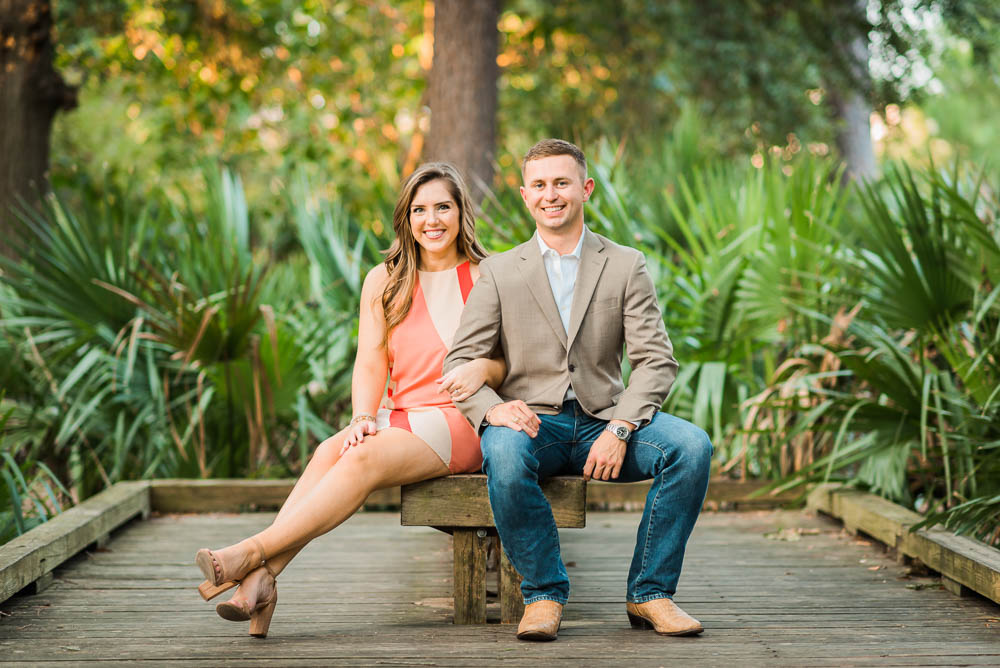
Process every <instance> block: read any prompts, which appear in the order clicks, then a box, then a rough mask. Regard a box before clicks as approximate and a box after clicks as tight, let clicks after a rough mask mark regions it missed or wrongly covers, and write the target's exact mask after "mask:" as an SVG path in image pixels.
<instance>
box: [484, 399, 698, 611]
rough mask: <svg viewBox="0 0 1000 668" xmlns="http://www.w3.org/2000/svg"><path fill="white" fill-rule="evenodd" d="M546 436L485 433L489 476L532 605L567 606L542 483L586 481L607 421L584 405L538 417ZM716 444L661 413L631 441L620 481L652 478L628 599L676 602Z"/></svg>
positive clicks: (501, 430) (500, 528)
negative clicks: (686, 550) (590, 456)
mask: <svg viewBox="0 0 1000 668" xmlns="http://www.w3.org/2000/svg"><path fill="white" fill-rule="evenodd" d="M538 417H539V419H540V420H541V427H540V428H539V430H538V436H536V437H535V438H531V437H530V436H528V435H527V434H526V433H524V432H522V431H515V430H513V429H509V428H507V427H493V426H490V427H487V428H486V430H485V432H483V437H482V442H481V445H482V449H483V471H485V473H486V475H487V480H488V487H489V493H490V504H491V505H492V506H493V518H494V519H495V520H496V526H497V532H498V533H499V534H500V540H501V542H502V543H503V546H504V551H505V552H506V553H507V557H508V558H509V559H510V561H511V564H513V566H514V568H516V569H517V572H518V573H520V574H521V577H522V578H523V580H522V582H521V593H522V594H523V596H524V602H525V604H528V603H534V602H535V601H541V600H550V601H558V602H559V603H563V604H565V603H566V601H567V599H568V598H569V576H567V575H566V568H565V567H564V566H563V562H562V557H561V556H560V554H559V533H558V531H557V530H556V522H555V519H554V518H553V517H552V508H551V506H550V505H549V502H548V499H546V498H545V495H544V494H542V491H541V488H540V487H539V485H538V482H539V480H544V479H545V478H548V477H549V476H554V475H580V474H581V473H582V472H583V465H584V464H585V463H586V461H587V455H588V454H589V453H590V446H591V445H592V444H593V443H594V441H595V440H597V437H598V436H600V434H601V432H602V431H603V430H604V427H605V426H606V425H607V422H606V421H604V420H598V419H597V418H593V417H591V416H589V415H587V414H586V413H585V412H584V411H583V409H582V408H580V405H579V404H578V403H577V402H576V401H567V402H566V403H565V404H563V407H562V412H560V413H559V414H558V415H539V416H538ZM711 456H712V443H711V441H709V438H708V435H707V434H706V433H705V432H704V431H703V430H702V429H700V428H698V427H696V426H695V425H693V424H691V423H690V422H687V421H686V420H682V419H680V418H677V417H674V416H672V415H669V414H667V413H659V412H658V413H657V414H656V416H655V417H654V418H653V420H651V421H650V422H648V423H647V424H646V425H644V426H643V427H641V428H639V429H637V430H636V431H635V432H634V433H633V434H632V438H631V439H630V440H629V443H628V447H627V449H626V454H625V461H624V463H623V464H622V468H621V473H620V475H619V476H618V478H617V479H616V480H615V481H614V482H636V481H638V480H649V479H650V478H652V479H653V485H652V487H651V488H650V490H649V494H648V495H647V496H646V508H645V510H643V513H642V520H641V521H640V522H639V532H638V537H637V540H636V544H635V553H634V554H633V556H632V566H631V568H630V569H629V573H628V587H627V590H626V600H628V601H631V602H633V603H644V602H646V601H651V600H653V599H657V598H672V597H673V595H674V592H675V591H676V589H677V580H678V579H679V578H680V574H681V565H682V563H683V562H684V547H685V546H686V544H687V540H688V536H690V535H691V530H692V529H693V528H694V523H695V520H697V519H698V513H699V512H700V510H701V505H702V503H703V501H704V500H705V491H706V490H707V489H708V475H709V461H710V459H711Z"/></svg>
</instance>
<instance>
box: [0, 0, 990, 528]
mask: <svg viewBox="0 0 1000 668" xmlns="http://www.w3.org/2000/svg"><path fill="white" fill-rule="evenodd" d="M890 4H891V3H890ZM716 5H718V6H716ZM766 5H767V3H750V10H751V11H749V13H748V14H746V15H745V16H744V17H743V19H742V21H743V23H740V22H737V21H720V22H719V23H718V24H717V25H718V26H725V27H726V28H725V30H723V28H721V27H719V28H718V29H715V30H714V31H700V32H699V31H690V30H688V31H685V30H683V29H681V28H679V27H678V26H683V25H692V24H693V23H696V22H697V21H699V20H702V19H703V18H704V16H706V15H707V14H708V13H710V12H712V11H716V10H717V11H722V12H729V11H732V9H731V8H732V7H733V4H732V3H721V4H720V3H707V4H706V5H704V6H700V7H701V8H700V9H698V8H692V7H694V6H693V5H688V4H686V3H674V4H668V5H667V9H663V8H661V7H660V6H659V4H658V3H639V2H622V3H596V2H595V3H574V5H573V9H572V10H571V9H570V6H569V4H568V3H554V4H552V3H541V2H532V1H529V0H518V1H511V2H508V3H506V4H505V6H504V7H505V9H504V12H503V14H502V16H501V20H500V23H499V29H500V31H501V48H500V54H499V56H498V63H499V64H500V65H501V67H502V75H501V78H500V82H499V86H500V109H499V112H498V123H499V126H500V136H501V137H502V142H501V146H500V147H499V148H498V154H497V172H498V174H497V179H496V182H495V187H494V192H493V193H492V194H491V196H490V197H488V198H487V200H486V202H485V203H484V207H483V212H482V215H481V217H480V221H479V233H480V235H481V237H482V238H483V240H484V242H485V244H486V246H487V247H488V248H490V249H491V250H493V251H501V250H504V249H506V248H509V247H510V246H512V245H513V244H515V243H518V242H520V241H523V240H524V239H526V238H527V237H528V236H529V235H530V233H531V229H532V226H531V223H530V220H529V219H528V217H527V215H526V213H525V212H524V210H523V205H522V204H521V202H520V198H519V196H518V195H517V193H516V190H515V189H514V186H516V185H517V183H518V182H519V178H520V176H519V172H518V156H519V155H520V154H521V153H523V151H524V150H525V149H526V148H527V147H528V146H529V145H530V144H531V143H533V141H534V140H535V139H537V138H538V137H539V136H544V135H558V136H565V137H568V138H570V139H574V140H576V141H579V142H580V143H582V144H583V145H584V147H585V149H586V150H587V153H588V156H589V157H590V159H591V166H590V169H591V175H592V176H593V177H594V178H595V179H596V181H597V184H598V187H597V190H596V196H595V197H594V199H593V200H592V201H591V202H590V203H589V205H588V208H587V212H586V215H587V220H588V224H589V225H591V226H592V227H593V228H594V229H595V230H597V231H599V232H601V233H604V234H607V235H608V236H610V237H612V238H615V239H618V240H621V241H623V242H627V243H630V244H632V245H635V246H636V247H638V248H640V249H641V250H643V251H644V252H645V253H646V255H647V257H648V259H649V266H650V270H651V273H652V275H653V277H654V280H655V281H656V284H657V288H658V292H659V294H660V297H661V303H662V306H663V313H664V319H665V322H666V324H667V329H668V331H669V332H670V333H671V336H672V339H673V340H674V343H675V346H676V352H677V357H678V359H679V360H680V361H681V373H680V376H679V378H678V381H677V383H676V385H675V388H674V390H673V391H672V393H671V395H670V397H669V399H668V402H667V404H666V406H665V408H666V409H667V410H670V411H672V412H674V413H676V414H678V415H681V416H682V417H685V418H688V419H691V420H693V421H694V422H696V423H697V424H699V425H701V426H703V427H704V428H706V429H707V430H708V431H709V433H710V434H711V435H712V437H713V440H714V442H715V444H716V448H717V456H716V462H715V467H716V473H717V475H727V476H733V477H738V478H762V479H767V480H773V481H775V484H776V485H779V486H785V487H798V486H801V485H802V483H804V482H808V481H814V480H844V481H851V482H853V483H855V484H857V485H859V486H862V487H865V488H867V489H871V490H872V491H874V492H876V493H879V494H882V495H884V496H887V497H889V498H891V499H893V500H895V501H897V502H900V503H903V504H905V505H907V506H909V507H912V508H915V509H917V510H918V511H920V512H922V513H925V514H926V515H927V517H928V522H945V523H946V524H947V525H948V526H950V527H952V528H955V529H958V530H960V531H963V532H968V533H972V534H973V535H976V536H978V537H980V538H982V539H984V540H987V541H989V542H992V543H994V544H996V543H998V542H1000V523H998V521H997V517H998V516H1000V434H998V431H1000V429H998V425H1000V419H998V418H1000V416H998V414H997V403H998V401H1000V366H998V365H1000V362H998V357H997V353H998V350H997V346H998V339H1000V333H998V332H1000V330H998V323H1000V300H998V297H1000V245H998V240H1000V234H998V228H997V225H998V223H997V218H998V211H1000V202H998V195H997V186H998V175H997V173H996V170H995V165H996V162H995V160H996V158H997V146H1000V141H998V140H1000V138H998V137H997V132H998V130H997V128H996V124H995V123H992V121H991V119H992V113H993V111H992V110H993V109H994V108H995V107H996V106H997V104H996V103H997V101H998V100H1000V85H998V80H997V77H996V74H995V72H996V71H997V70H996V68H995V67H994V68H991V67H990V64H991V63H992V62H993V60H994V56H993V55H992V53H991V52H989V51H988V50H987V51H986V52H984V51H983V49H982V43H983V36H982V33H981V30H979V29H978V28H977V31H973V30H971V29H969V30H968V31H966V32H963V31H962V30H960V29H957V28H956V27H955V26H956V25H961V24H960V23H955V22H954V21H952V22H951V23H947V22H946V21H945V19H946V18H947V11H949V10H948V7H942V8H939V10H938V12H937V14H934V13H933V12H932V13H931V14H930V15H929V16H931V17H932V18H931V19H928V20H929V21H930V23H929V24H927V25H923V24H922V25H921V26H920V28H919V30H917V31H915V34H916V37H914V36H913V35H911V36H910V42H909V43H910V44H911V45H912V47H913V49H914V51H913V53H912V54H910V56H911V57H910V60H909V61H908V62H909V63H910V64H911V65H912V64H914V63H916V64H917V65H920V67H909V68H906V71H904V72H900V73H896V74H893V75H891V76H886V77H883V78H882V79H880V80H878V81H877V83H878V86H879V91H880V92H878V94H877V96H876V98H877V100H878V101H879V102H878V106H877V109H876V110H875V112H874V114H873V116H872V123H873V137H875V138H876V140H877V142H876V149H877V151H878V154H879V156H880V159H881V162H882V165H881V166H882V176H880V177H879V178H878V179H876V180H873V181H871V182H866V183H862V184H855V183H853V182H850V181H846V180H844V178H843V170H842V167H841V166H840V164H839V160H838V158H837V156H836V155H835V153H836V151H835V149H834V147H833V138H834V136H835V131H836V129H837V128H836V125H835V120H833V119H832V117H831V116H830V114H829V112H828V110H827V104H826V95H827V93H828V91H827V90H826V88H824V86H825V84H826V83H828V82H829V81H830V77H831V76H832V75H830V73H829V72H828V71H826V70H824V69H823V67H824V66H823V61H822V59H821V58H819V57H818V56H817V57H813V56H809V57H805V56H803V55H802V54H803V53H804V52H806V51H808V50H810V49H812V50H816V49H818V48H819V47H817V46H816V44H817V42H816V41H815V40H813V41H810V38H809V37H808V36H809V34H810V33H809V30H813V31H815V29H816V28H815V19H816V16H817V15H816V14H815V12H816V11H819V12H822V11H826V10H829V7H827V6H826V5H825V4H824V3H811V4H810V3H803V5H802V6H803V7H804V9H802V10H801V11H799V12H798V13H794V12H793V13H785V14H782V15H780V16H777V17H776V16H774V15H773V14H770V13H769V10H768V9H767V7H766ZM727 8H729V9H727ZM817 8H818V9H817ZM57 10H58V14H57V36H56V39H57V44H58V46H59V50H58V61H59V62H58V64H59V66H60V68H61V70H62V71H63V73H64V75H65V76H66V77H67V78H68V79H69V80H70V81H71V82H73V83H76V84H79V85H80V86H81V94H80V106H79V108H78V109H77V110H75V111H73V112H71V113H68V114H63V115H61V116H59V117H58V118H57V123H56V126H55V129H54V132H53V147H52V170H51V178H52V182H53V185H54V195H53V197H51V198H50V199H49V201H48V203H47V209H46V210H45V211H44V212H41V213H38V214H25V215H24V216H23V217H22V218H23V219H22V220H21V225H22V226H23V227H24V229H25V233H26V236H25V241H24V246H23V247H22V248H21V253H20V256H21V259H20V260H18V261H4V263H3V267H2V271H3V276H2V279H3V280H2V283H0V333H2V336H0V385H2V387H3V395H2V399H0V457H2V459H0V473H2V476H3V480H4V483H5V487H6V491H7V494H6V497H5V499H4V501H3V502H2V503H0V540H5V539H8V538H10V537H11V536H14V535H17V534H20V533H23V532H24V531H26V530H28V529H30V528H31V527H32V526H34V525H35V524H37V523H38V522H41V521H44V520H45V519H46V518H48V517H50V516H51V515H53V514H54V513H57V512H59V511H60V510H61V509H63V508H65V507H66V506H68V505H71V504H72V503H74V502H78V501H79V500H81V499H83V498H85V497H87V496H89V495H91V494H93V493H95V492H97V491H100V490H101V489H103V488H104V487H106V486H107V485H109V484H112V483H113V482H115V481H118V480H126V479H139V478H154V477H173V476H184V477H228V476H234V477H236V476H250V477H265V476H286V475H296V474H297V473H298V472H300V471H301V470H302V468H303V466H304V464H305V462H306V461H307V460H308V457H309V454H310V452H311V450H312V448H313V447H314V446H315V444H316V443H317V442H318V441H319V440H321V439H322V438H324V437H326V436H327V435H329V434H330V433H332V432H334V431H336V430H337V429H338V427H339V425H342V424H343V423H344V420H345V419H346V418H347V417H348V415H349V409H350V405H349V389H350V388H349V383H350V369H351V365H352V363H353V355H354V350H355V338H356V333H357V304H358V300H359V293H360V281H361V278H362V277H363V275H364V272H365V271H367V269H368V268H370V267H371V266H373V265H374V264H375V263H377V262H378V261H379V259H380V255H379V252H378V251H379V249H381V248H385V247H387V245H388V243H389V239H388V237H387V233H386V229H387V227H388V225H389V221H390V219H391V208H392V205H393V202H394V197H395V194H396V192H397V190H398V187H399V183H400V178H401V176H402V175H404V174H406V173H407V172H408V171H409V170H410V169H412V167H413V165H415V164H416V162H417V161H418V160H419V155H420V146H421V145H422V142H423V136H424V134H425V133H426V132H427V110H426V108H425V107H424V105H425V104H426V100H425V98H424V91H425V82H426V76H427V71H428V68H429V66H430V62H429V58H430V54H429V50H428V34H427V31H428V21H427V15H426V12H427V3H424V2H419V1H416V0H409V1H404V2H392V3H390V2H384V1H381V0H372V1H369V2H329V1H323V0H280V1H278V2H260V1H257V0H240V1H239V2H229V3H221V2H214V1H210V0H201V1H199V2H196V3H186V2H185V3H181V2H172V1H167V0H163V1H160V2H140V1H139V0H96V1H95V2H90V3H59V4H58V5H57ZM934 16H937V17H938V20H936V22H935V20H933V17H934ZM885 20H886V21H889V18H885ZM811 21H812V22H811ZM977 25H978V26H980V28H981V26H982V24H981V23H977ZM740 26H742V27H740ZM626 29H627V30H626ZM623 30H625V31H626V33H627V37H628V39H626V40H622V39H621V35H622V34H624V33H623ZM668 38H669V39H668ZM611 45H616V46H615V47H614V48H612V46H611ZM984 53H985V55H984ZM884 62H890V61H884ZM740 63H750V65H747V66H746V67H741V66H740V65H739V64H740ZM780 63H787V64H788V67H785V68H777V67H776V66H775V65H776V64H780ZM890 64H891V63H890ZM921 67H922V68H923V69H921ZM890 69H891V68H890ZM890 84H891V85H890Z"/></svg>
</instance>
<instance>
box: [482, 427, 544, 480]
mask: <svg viewBox="0 0 1000 668" xmlns="http://www.w3.org/2000/svg"><path fill="white" fill-rule="evenodd" d="M480 447H481V448H482V451H483V471H484V472H485V473H486V475H487V476H488V477H489V478H490V479H491V480H498V481H506V480H514V479H517V478H521V477H524V476H525V475H530V473H531V470H532V466H531V462H532V461H533V460H534V456H533V455H532V452H531V437H530V436H528V435H527V434H526V433H524V432H523V431H514V430H513V429H509V428H507V427H487V428H486V431H485V432H484V433H483V438H482V440H481V441H480Z"/></svg>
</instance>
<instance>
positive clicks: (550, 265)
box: [535, 226, 587, 401]
mask: <svg viewBox="0 0 1000 668" xmlns="http://www.w3.org/2000/svg"><path fill="white" fill-rule="evenodd" d="M586 233H587V228H586V226H584V228H583V230H582V231H581V232H580V240H579V241H578V242H577V243H576V248H574V249H573V252H572V253H569V254H567V255H560V254H559V252H558V251H556V250H555V249H553V248H550V247H549V245H548V244H546V243H545V242H544V241H543V240H542V235H541V234H537V235H535V236H536V237H537V238H538V248H539V250H541V252H542V261H543V262H544V263H545V273H546V274H548V277H549V287H550V288H552V297H553V299H555V301H556V308H558V309H559V318H560V319H561V320H562V324H563V329H564V330H565V331H566V334H567V335H568V334H569V316H570V310H571V309H572V307H573V290H574V289H575V288H576V274H577V272H578V271H579V270H580V254H581V253H582V252H583V235H584V234H586ZM570 399H576V393H575V392H574V391H573V386H572V385H570V386H569V387H568V388H567V389H566V396H565V397H563V401H569V400H570Z"/></svg>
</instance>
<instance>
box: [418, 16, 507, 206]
mask: <svg viewBox="0 0 1000 668" xmlns="http://www.w3.org/2000/svg"><path fill="white" fill-rule="evenodd" d="M499 18H500V0H471V1H470V0H435V2H434V64H433V67H432V68H431V73H430V81H429V82H428V92H429V96H428V97H429V101H430V110H431V130H430V134H429V136H428V138H427V147H426V150H425V152H424V158H425V159H427V160H447V161H448V162H451V163H453V164H454V165H455V166H456V167H458V168H459V170H461V172H462V175H463V176H464V177H465V179H466V181H467V182H468V184H469V188H470V190H471V193H470V194H471V195H472V198H473V200H474V201H475V202H477V203H478V202H481V201H482V199H483V195H484V194H485V192H486V189H489V188H491V187H492V186H493V160H494V151H495V148H496V113H497V78H498V76H499V68H498V67H497V61H496V58H497V47H498V43H499V31H498V29H497V21H498V20H499Z"/></svg>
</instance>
